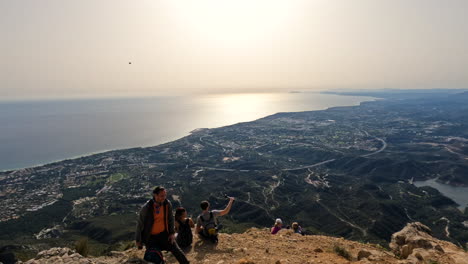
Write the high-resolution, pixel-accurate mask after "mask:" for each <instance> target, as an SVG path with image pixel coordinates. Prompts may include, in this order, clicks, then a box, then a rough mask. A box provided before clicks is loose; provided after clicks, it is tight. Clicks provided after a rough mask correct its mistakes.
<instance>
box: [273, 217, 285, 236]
mask: <svg viewBox="0 0 468 264" xmlns="http://www.w3.org/2000/svg"><path fill="white" fill-rule="evenodd" d="M282 227H283V221H281V219H280V218H276V220H275V225H274V226H273V227H272V228H271V234H272V235H275V234H276V233H278V231H280V230H281V228H282Z"/></svg>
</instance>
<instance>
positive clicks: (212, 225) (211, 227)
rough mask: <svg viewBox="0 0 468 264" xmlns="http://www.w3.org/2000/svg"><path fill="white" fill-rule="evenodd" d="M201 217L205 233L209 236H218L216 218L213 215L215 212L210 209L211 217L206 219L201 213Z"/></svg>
mask: <svg viewBox="0 0 468 264" xmlns="http://www.w3.org/2000/svg"><path fill="white" fill-rule="evenodd" d="M200 219H201V220H202V223H203V234H204V235H205V236H207V237H211V236H216V235H217V233H218V227H217V225H216V219H215V218H214V216H213V212H212V211H210V218H208V220H205V219H204V218H203V216H202V215H200Z"/></svg>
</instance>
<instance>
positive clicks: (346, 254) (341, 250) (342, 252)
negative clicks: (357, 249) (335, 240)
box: [333, 245, 352, 260]
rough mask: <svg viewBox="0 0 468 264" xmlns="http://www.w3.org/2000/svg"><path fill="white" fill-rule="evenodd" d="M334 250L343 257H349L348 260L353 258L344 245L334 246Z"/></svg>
mask: <svg viewBox="0 0 468 264" xmlns="http://www.w3.org/2000/svg"><path fill="white" fill-rule="evenodd" d="M333 251H334V252H335V253H336V254H337V255H338V256H342V257H343V258H345V259H347V260H351V259H352V257H351V254H350V253H349V252H348V251H347V250H346V249H345V248H344V247H341V246H339V245H336V246H335V247H334V248H333Z"/></svg>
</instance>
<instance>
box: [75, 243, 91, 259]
mask: <svg viewBox="0 0 468 264" xmlns="http://www.w3.org/2000/svg"><path fill="white" fill-rule="evenodd" d="M75 250H76V252H78V253H79V254H80V255H82V256H83V257H86V256H88V252H89V245H88V238H82V239H80V240H78V241H77V242H76V243H75Z"/></svg>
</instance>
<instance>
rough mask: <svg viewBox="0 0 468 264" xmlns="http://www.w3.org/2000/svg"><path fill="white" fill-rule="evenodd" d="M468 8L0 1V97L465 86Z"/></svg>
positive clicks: (460, 0)
mask: <svg viewBox="0 0 468 264" xmlns="http://www.w3.org/2000/svg"><path fill="white" fill-rule="evenodd" d="M467 14H468V1H466V0H446V1H441V0H316V1H314V0H303V1H300V0H297V1H295V0H285V1H275V0H232V1H225V0H187V1H181V0H167V1H158V0H128V1H126V0H75V1H72V0H0V36H1V41H0V58H1V60H0V100H1V99H8V98H16V99H17V98H31V97H75V96H80V97H83V96H84V97H89V96H104V95H119V96H122V95H132V96H134V95H147V94H148V95H174V94H185V93H198V92H213V91H214V92H235V91H259V90H265V91H276V90H285V91H288V90H298V89H320V90H324V89H334V88H341V89H343V88H353V89H371V88H468V74H467V70H468V23H467V19H466V15H467ZM129 62H131V64H129Z"/></svg>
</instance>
